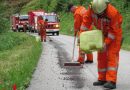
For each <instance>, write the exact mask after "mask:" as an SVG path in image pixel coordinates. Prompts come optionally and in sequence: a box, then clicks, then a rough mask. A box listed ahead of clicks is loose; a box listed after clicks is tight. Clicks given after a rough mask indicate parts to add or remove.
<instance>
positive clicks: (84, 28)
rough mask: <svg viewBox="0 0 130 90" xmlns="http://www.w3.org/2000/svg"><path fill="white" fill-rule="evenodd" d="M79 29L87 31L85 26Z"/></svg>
mask: <svg viewBox="0 0 130 90" xmlns="http://www.w3.org/2000/svg"><path fill="white" fill-rule="evenodd" d="M80 29H81V30H86V31H87V30H88V28H86V27H85V26H81V27H80Z"/></svg>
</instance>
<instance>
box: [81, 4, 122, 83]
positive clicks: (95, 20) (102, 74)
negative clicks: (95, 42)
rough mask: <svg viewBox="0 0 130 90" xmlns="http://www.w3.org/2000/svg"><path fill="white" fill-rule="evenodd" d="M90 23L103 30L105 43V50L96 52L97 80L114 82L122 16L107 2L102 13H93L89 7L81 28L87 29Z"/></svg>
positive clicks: (120, 38)
mask: <svg viewBox="0 0 130 90" xmlns="http://www.w3.org/2000/svg"><path fill="white" fill-rule="evenodd" d="M91 24H94V26H95V27H96V28H97V29H100V30H102V31H103V35H104V43H105V44H106V45H105V46H106V48H105V50H104V51H102V52H101V51H100V52H98V80H102V81H112V82H115V83H116V80H117V70H118V63H119V51H120V48H121V40H122V29H121V24H122V16H121V14H120V13H119V12H118V11H117V10H116V9H115V7H113V6H112V5H111V4H108V6H107V8H106V10H105V11H104V13H103V14H102V15H97V14H95V13H94V12H93V10H92V9H91V7H89V9H88V11H87V12H86V13H85V16H84V19H83V23H82V25H81V29H82V30H88V28H89V27H90V26H91Z"/></svg>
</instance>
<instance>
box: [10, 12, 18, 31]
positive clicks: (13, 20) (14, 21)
mask: <svg viewBox="0 0 130 90" xmlns="http://www.w3.org/2000/svg"><path fill="white" fill-rule="evenodd" d="M11 24H12V25H11V29H12V30H13V31H14V32H16V31H17V30H18V24H19V15H17V14H15V15H13V16H11Z"/></svg>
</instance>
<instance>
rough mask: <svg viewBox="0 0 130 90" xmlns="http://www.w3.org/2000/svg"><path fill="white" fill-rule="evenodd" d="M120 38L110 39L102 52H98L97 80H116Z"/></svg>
mask: <svg viewBox="0 0 130 90" xmlns="http://www.w3.org/2000/svg"><path fill="white" fill-rule="evenodd" d="M120 48H121V40H115V41H112V43H110V44H109V45H107V46H106V50H105V51H104V52H98V80H102V81H112V82H115V83H116V81H117V71H118V65H119V51H120Z"/></svg>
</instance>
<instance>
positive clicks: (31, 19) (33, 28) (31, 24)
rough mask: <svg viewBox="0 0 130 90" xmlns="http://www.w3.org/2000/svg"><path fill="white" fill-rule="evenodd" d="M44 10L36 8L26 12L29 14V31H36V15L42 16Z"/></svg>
mask: <svg viewBox="0 0 130 90" xmlns="http://www.w3.org/2000/svg"><path fill="white" fill-rule="evenodd" d="M44 14H45V12H44V10H36V11H30V12H28V16H29V30H30V32H38V16H41V15H42V16H43V15H44Z"/></svg>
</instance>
